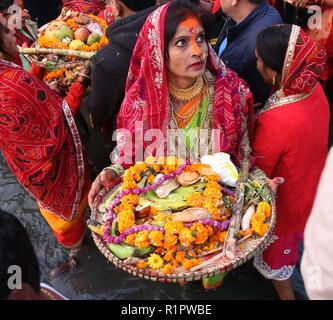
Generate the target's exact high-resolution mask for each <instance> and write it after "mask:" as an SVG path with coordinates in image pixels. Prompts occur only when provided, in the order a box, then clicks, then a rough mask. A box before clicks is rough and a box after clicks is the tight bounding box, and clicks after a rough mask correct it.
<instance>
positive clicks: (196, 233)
mask: <svg viewBox="0 0 333 320" xmlns="http://www.w3.org/2000/svg"><path fill="white" fill-rule="evenodd" d="M190 231H191V234H192V235H193V237H194V238H195V240H194V243H195V244H203V243H205V242H206V241H207V239H208V237H209V233H208V230H207V229H206V227H205V226H203V225H202V224H201V223H195V224H193V225H192V226H191V228H190Z"/></svg>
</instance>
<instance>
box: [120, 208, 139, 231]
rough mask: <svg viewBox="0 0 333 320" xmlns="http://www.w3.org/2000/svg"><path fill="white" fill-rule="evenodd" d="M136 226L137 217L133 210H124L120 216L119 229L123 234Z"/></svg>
mask: <svg viewBox="0 0 333 320" xmlns="http://www.w3.org/2000/svg"><path fill="white" fill-rule="evenodd" d="M134 224H135V215H134V212H133V211H131V210H122V211H120V212H119V214H118V229H119V232H120V233H121V232H123V231H124V230H125V229H127V228H130V227H133V226H134Z"/></svg>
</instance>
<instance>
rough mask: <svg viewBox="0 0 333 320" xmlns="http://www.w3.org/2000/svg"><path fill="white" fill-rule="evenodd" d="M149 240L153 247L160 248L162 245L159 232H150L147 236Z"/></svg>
mask: <svg viewBox="0 0 333 320" xmlns="http://www.w3.org/2000/svg"><path fill="white" fill-rule="evenodd" d="M149 239H150V242H151V244H152V245H153V246H155V247H160V246H162V245H163V244H162V241H163V234H162V232H161V231H157V230H154V231H151V232H150V234H149Z"/></svg>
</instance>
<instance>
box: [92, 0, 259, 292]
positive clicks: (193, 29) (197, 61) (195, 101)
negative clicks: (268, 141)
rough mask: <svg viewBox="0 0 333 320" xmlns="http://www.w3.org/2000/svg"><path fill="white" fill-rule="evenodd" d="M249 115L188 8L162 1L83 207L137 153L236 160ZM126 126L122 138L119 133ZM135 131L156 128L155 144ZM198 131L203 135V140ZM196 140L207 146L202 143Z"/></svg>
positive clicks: (244, 94) (243, 91)
mask: <svg viewBox="0 0 333 320" xmlns="http://www.w3.org/2000/svg"><path fill="white" fill-rule="evenodd" d="M251 119H253V117H252V95H251V93H250V91H249V89H248V87H247V85H246V84H245V83H244V82H243V81H242V80H241V79H240V78H238V76H237V75H236V74H235V73H234V72H232V71H231V70H229V69H228V68H227V67H226V66H225V65H224V64H223V62H222V61H221V60H220V59H219V58H218V57H217V56H216V54H215V52H214V51H213V50H212V49H211V48H210V47H209V46H208V44H207V42H206V39H205V31H204V29H203V27H202V24H201V21H200V18H199V16H198V15H197V13H196V12H195V11H194V10H193V6H192V5H191V4H190V3H189V2H187V1H173V2H171V3H169V4H166V5H164V6H161V7H160V8H158V9H157V10H156V11H154V12H153V13H152V14H151V15H150V16H149V17H148V18H147V20H146V22H145V24H144V26H143V29H142V30H141V33H140V35H139V37H138V40H137V43H136V46H135V49H134V52H133V55H132V59H131V64H130V69H129V74H128V78H127V85H126V95H125V99H124V101H123V104H122V106H121V109H120V112H119V114H118V123H117V127H118V130H119V132H118V140H117V143H118V145H117V147H118V150H117V151H118V152H117V155H116V157H115V158H114V162H116V163H118V165H113V166H111V170H108V169H106V170H104V171H103V172H102V173H101V174H100V175H99V176H98V177H97V178H96V180H95V182H94V183H93V186H92V189H91V191H90V194H89V203H90V205H92V203H93V199H94V198H95V196H96V195H97V193H98V191H99V190H100V189H101V187H102V185H104V186H108V187H110V185H112V181H114V180H113V179H115V177H116V175H118V174H120V173H121V170H122V168H121V166H120V164H122V165H123V166H124V167H128V166H130V165H132V164H133V163H134V162H136V161H140V160H142V157H143V155H144V154H145V156H148V155H150V154H153V155H154V156H159V155H164V156H166V155H177V156H181V157H182V158H184V159H185V158H187V159H189V158H191V159H193V160H199V159H200V157H201V156H202V155H204V154H207V153H213V152H220V151H224V152H227V153H229V154H230V155H231V156H232V158H233V160H234V161H236V162H239V161H240V160H241V158H242V156H243V152H242V146H243V143H247V142H248V137H249V135H250V133H249V131H250V128H251V127H252V125H251ZM140 125H141V128H140V127H139V126H140ZM213 129H215V131H214V130H213ZM153 130H155V131H153ZM125 131H126V132H127V133H129V135H130V138H129V139H127V138H128V136H127V137H125V136H123V133H124V132H125ZM140 131H141V133H142V134H143V135H146V134H147V135H148V134H149V133H152V134H154V133H153V132H155V133H157V136H155V137H153V139H154V138H156V140H155V147H156V148H154V147H153V146H152V145H149V144H148V143H146V142H145V141H143V142H141V141H142V140H141V141H140ZM205 133H207V135H206V137H207V138H208V139H207V140H204V142H203V136H204V134H205ZM150 141H151V140H150ZM214 142H215V143H214ZM153 144H154V143H153ZM202 144H204V147H206V148H204V149H201V147H202ZM131 145H132V146H133V147H131ZM199 147H200V148H199ZM140 155H141V159H140ZM222 279H223V276H222V277H219V278H215V279H214V281H212V283H211V285H212V286H217V285H218V284H219V283H220V282H221V281H222ZM212 286H210V288H211V287H212Z"/></svg>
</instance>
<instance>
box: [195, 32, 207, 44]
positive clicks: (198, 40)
mask: <svg viewBox="0 0 333 320" xmlns="http://www.w3.org/2000/svg"><path fill="white" fill-rule="evenodd" d="M205 41H206V36H205V35H204V34H199V36H198V38H197V42H199V43H203V42H205Z"/></svg>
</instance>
